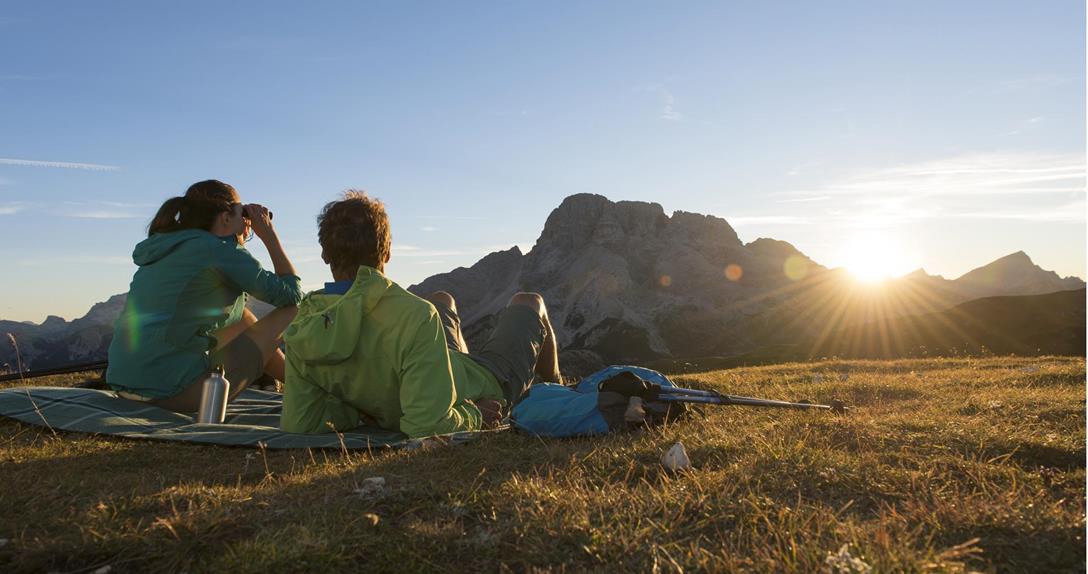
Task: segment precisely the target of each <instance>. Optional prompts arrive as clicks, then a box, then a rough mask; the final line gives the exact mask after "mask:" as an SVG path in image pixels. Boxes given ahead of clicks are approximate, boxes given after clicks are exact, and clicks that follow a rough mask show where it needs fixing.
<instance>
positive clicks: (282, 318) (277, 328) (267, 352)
mask: <svg viewBox="0 0 1088 574" xmlns="http://www.w3.org/2000/svg"><path fill="white" fill-rule="evenodd" d="M297 314H298V308H297V307H294V306H290V307H280V308H278V309H276V310H274V311H272V312H271V313H269V314H268V315H266V316H265V317H264V318H263V319H261V320H259V321H258V320H257V316H256V315H254V314H253V312H252V311H250V310H249V309H245V311H243V313H242V320H241V321H238V322H237V323H235V324H233V325H229V326H227V327H223V328H222V329H220V330H218V331H216V332H215V338H216V340H217V341H218V343H219V344H218V345H217V347H216V348H219V349H221V348H223V347H226V346H227V345H228V344H230V342H231V341H233V340H234V339H237V338H238V335H241V334H242V333H245V334H246V336H248V337H249V338H250V339H252V340H253V342H254V343H257V347H259V348H260V349H261V356H262V357H266V359H265V363H264V372H265V373H267V374H268V375H269V376H271V377H275V378H276V380H278V381H282V380H283V377H284V369H285V368H286V367H285V365H284V362H285V357H284V356H283V351H281V350H280V347H279V345H280V342H281V341H282V340H283V332H284V331H286V330H287V325H290V324H291V321H292V320H293V319H294V318H295V315H297ZM269 319H271V320H272V321H271V322H267V321H269ZM258 325H260V326H259V327H258Z"/></svg>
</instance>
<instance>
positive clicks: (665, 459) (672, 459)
mask: <svg viewBox="0 0 1088 574" xmlns="http://www.w3.org/2000/svg"><path fill="white" fill-rule="evenodd" d="M661 464H663V465H664V466H665V468H667V469H669V470H671V471H674V472H675V471H678V470H688V469H690V468H691V459H690V458H688V451H687V450H686V449H685V448H684V443H682V442H680V441H676V444H674V445H672V447H670V448H669V450H667V451H665V454H664V455H662V457H661Z"/></svg>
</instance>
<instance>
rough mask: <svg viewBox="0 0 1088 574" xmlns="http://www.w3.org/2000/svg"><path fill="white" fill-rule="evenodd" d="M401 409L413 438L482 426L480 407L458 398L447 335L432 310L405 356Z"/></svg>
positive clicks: (403, 423) (403, 429)
mask: <svg viewBox="0 0 1088 574" xmlns="http://www.w3.org/2000/svg"><path fill="white" fill-rule="evenodd" d="M400 409H401V418H400V431H401V432H403V433H405V434H407V435H408V436H410V437H412V438H418V437H425V436H433V435H437V434H446V433H451V432H458V431H471V430H477V429H479V428H480V426H481V416H480V411H479V409H477V408H476V406H475V405H473V404H472V403H469V402H465V401H458V400H457V389H456V387H455V386H454V383H453V371H452V369H451V367H450V357H449V351H448V349H447V348H446V335H445V333H444V332H443V331H442V323H441V321H439V319H438V314H437V313H435V312H433V311H432V312H431V315H430V317H429V319H428V320H427V322H426V323H424V324H423V325H422V326H420V328H419V329H418V330H417V331H416V334H415V337H414V338H413V339H412V341H411V345H410V347H409V348H408V349H406V351H405V354H404V356H403V357H402V361H401V373H400Z"/></svg>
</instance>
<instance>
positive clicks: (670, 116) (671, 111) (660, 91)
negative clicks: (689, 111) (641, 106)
mask: <svg viewBox="0 0 1088 574" xmlns="http://www.w3.org/2000/svg"><path fill="white" fill-rule="evenodd" d="M634 91H635V92H649V93H651V94H657V95H658V97H660V98H661V114H660V115H658V117H659V118H660V119H663V120H665V121H670V122H675V121H679V120H682V119H684V116H683V114H681V113H680V112H678V111H676V97H675V96H673V94H672V92H670V91H669V90H668V89H666V88H665V87H664V86H662V85H661V84H650V85H646V86H639V87H636V88H635V89H634Z"/></svg>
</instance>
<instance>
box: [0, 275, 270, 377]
mask: <svg viewBox="0 0 1088 574" xmlns="http://www.w3.org/2000/svg"><path fill="white" fill-rule="evenodd" d="M126 297H127V294H125V293H122V294H119V295H114V296H112V297H110V298H109V299H107V300H106V301H103V302H101V303H96V304H94V305H93V306H92V307H91V308H90V310H89V311H87V313H86V314H85V315H83V316H82V317H79V318H78V319H74V320H72V321H71V322H69V321H65V320H64V319H62V318H60V317H57V316H53V315H50V316H49V317H47V318H46V320H45V321H43V322H42V323H41V324H35V323H26V322H15V321H3V320H0V336H2V335H4V334H7V333H11V334H12V335H13V336H14V337H15V340H16V342H17V343H18V345H19V355H18V357H16V354H15V349H14V347H12V345H11V343H10V341H9V340H7V337H4V338H3V339H2V340H0V372H3V371H4V370H5V368H4V365H5V364H6V365H7V369H9V370H15V369H16V368H17V365H18V361H20V360H21V361H22V364H23V368H24V369H48V368H52V367H62V366H66V365H75V364H82V363H92V362H97V361H105V360H106V358H107V355H108V351H109V347H110V342H111V341H112V340H113V324H114V322H115V321H117V317H118V316H120V314H121V311H122V310H123V309H124V307H125V299H126ZM249 307H250V309H252V310H253V312H254V313H255V314H256V315H257V316H258V317H263V316H264V315H265V314H267V313H268V311H270V310H271V309H272V306H271V305H268V304H266V303H263V302H261V301H257V300H256V299H252V298H250V300H249Z"/></svg>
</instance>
